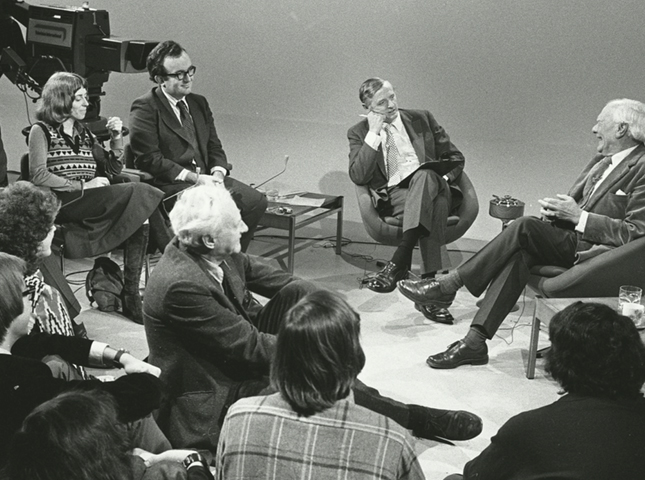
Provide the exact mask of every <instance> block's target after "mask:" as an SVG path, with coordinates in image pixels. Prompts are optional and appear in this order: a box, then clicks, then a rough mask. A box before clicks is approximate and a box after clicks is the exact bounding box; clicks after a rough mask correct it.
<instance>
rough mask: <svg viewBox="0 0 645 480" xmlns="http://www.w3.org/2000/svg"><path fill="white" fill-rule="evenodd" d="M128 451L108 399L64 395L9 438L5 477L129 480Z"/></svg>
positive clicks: (17, 479)
mask: <svg viewBox="0 0 645 480" xmlns="http://www.w3.org/2000/svg"><path fill="white" fill-rule="evenodd" d="M129 448H130V446H129V441H128V435H127V432H126V431H125V427H124V426H123V425H122V424H121V423H119V421H118V420H117V411H116V405H115V403H114V400H113V399H112V397H111V396H110V395H109V394H107V393H104V392H101V391H96V390H94V391H87V392H80V391H77V392H68V393H63V394H61V395H59V396H58V397H56V398H54V399H52V400H49V401H47V402H45V403H43V404H42V405H40V406H38V407H36V408H35V409H34V411H33V412H32V413H31V414H29V416H28V417H27V418H26V419H25V421H24V422H23V425H22V428H21V429H20V431H18V433H16V435H15V437H14V440H13V443H12V446H11V449H10V452H9V462H8V464H7V473H8V475H9V478H10V479H11V480H90V479H92V480H124V479H130V478H132V467H131V464H130V459H129V453H128V450H129Z"/></svg>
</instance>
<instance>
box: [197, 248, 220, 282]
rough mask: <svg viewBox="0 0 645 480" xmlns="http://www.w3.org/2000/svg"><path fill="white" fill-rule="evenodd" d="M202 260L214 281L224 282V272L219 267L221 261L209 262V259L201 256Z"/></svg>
mask: <svg viewBox="0 0 645 480" xmlns="http://www.w3.org/2000/svg"><path fill="white" fill-rule="evenodd" d="M201 257H202V260H204V262H205V263H206V268H207V269H208V271H209V272H210V273H211V274H212V275H213V276H214V277H215V279H216V280H217V281H218V282H219V283H222V282H223V281H224V270H222V267H221V266H220V265H221V263H222V262H223V260H221V261H219V262H214V261H213V260H210V259H209V258H206V256H205V255H201Z"/></svg>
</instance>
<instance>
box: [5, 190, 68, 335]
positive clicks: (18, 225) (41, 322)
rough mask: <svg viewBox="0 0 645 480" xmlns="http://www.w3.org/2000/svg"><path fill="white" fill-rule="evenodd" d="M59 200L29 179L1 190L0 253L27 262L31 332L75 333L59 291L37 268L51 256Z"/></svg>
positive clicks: (26, 281)
mask: <svg viewBox="0 0 645 480" xmlns="http://www.w3.org/2000/svg"><path fill="white" fill-rule="evenodd" d="M59 209H60V202H59V201H58V200H57V199H56V197H55V196H54V195H53V194H52V193H50V192H47V191H45V190H41V189H39V188H36V187H34V186H33V185H32V184H31V183H28V182H17V183H14V184H12V185H11V186H9V187H7V188H5V189H4V190H2V191H1V192H0V252H5V253H10V254H11V255H15V256H17V257H19V258H21V259H23V260H24V261H25V263H26V266H27V270H26V275H25V287H26V290H27V291H28V292H29V300H30V304H31V307H30V311H31V313H34V314H35V315H36V318H35V320H36V324H35V325H34V332H45V333H56V334H59V335H74V329H75V326H74V323H73V322H72V319H71V318H70V316H69V314H68V313H67V309H66V308H65V304H64V302H63V300H62V299H61V296H60V294H59V293H58V291H57V290H56V289H54V288H52V287H50V286H49V285H47V284H46V283H45V282H44V280H43V276H42V273H41V272H40V270H39V267H40V265H41V263H42V261H43V259H44V258H45V257H47V256H49V255H51V243H52V238H53V236H54V229H55V227H54V219H55V218H56V215H57V214H58V210H59Z"/></svg>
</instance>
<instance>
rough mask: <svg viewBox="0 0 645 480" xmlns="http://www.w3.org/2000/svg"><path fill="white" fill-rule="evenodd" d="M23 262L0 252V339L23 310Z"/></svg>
mask: <svg viewBox="0 0 645 480" xmlns="http://www.w3.org/2000/svg"><path fill="white" fill-rule="evenodd" d="M24 274H25V262H24V261H23V260H21V259H20V258H18V257H14V256H13V255H9V254H8V253H2V252H0V341H2V339H3V338H4V336H5V334H6V333H7V330H8V329H9V326H10V325H11V323H12V322H13V321H14V320H15V319H16V318H17V317H18V316H19V315H20V314H22V312H23V310H24V307H25V305H24V303H23V302H22V287H23V281H22V278H23V276H24Z"/></svg>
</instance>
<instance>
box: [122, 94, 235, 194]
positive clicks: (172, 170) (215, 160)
mask: <svg viewBox="0 0 645 480" xmlns="http://www.w3.org/2000/svg"><path fill="white" fill-rule="evenodd" d="M186 102H187V103H188V108H189V110H190V114H191V116H192V117H193V122H194V124H195V131H196V134H197V141H198V143H199V150H200V152H201V155H202V158H203V159H204V161H205V162H206V169H207V171H205V172H204V171H202V172H201V173H204V174H207V175H208V174H210V171H211V169H212V168H213V167H216V166H219V167H222V168H224V169H226V170H227V171H228V161H227V159H226V154H225V153H224V149H223V148H222V142H220V139H219V137H218V136H217V130H215V122H214V120H213V113H212V112H211V109H210V107H209V106H208V102H207V101H206V99H205V98H204V97H202V96H201V95H196V94H194V93H191V94H189V95H188V96H186ZM130 145H131V147H132V151H133V153H134V155H135V166H136V167H137V168H140V169H141V170H144V171H146V172H149V173H151V174H152V175H154V177H155V180H154V181H155V184H156V185H168V184H170V183H173V182H174V181H175V178H176V177H177V175H179V173H180V172H181V171H182V169H184V168H185V169H188V170H191V171H194V168H193V166H192V164H191V162H192V160H193V158H194V157H195V152H194V150H193V147H192V145H191V144H190V141H189V139H188V136H187V134H186V131H185V130H184V127H183V126H182V125H181V123H180V122H179V120H178V119H177V116H176V115H175V113H174V112H173V110H172V107H171V106H170V103H169V102H168V99H167V98H166V96H165V95H164V94H163V92H162V91H161V88H160V87H154V88H153V89H152V90H151V91H150V92H148V93H146V94H145V95H143V96H142V97H139V98H137V99H136V100H135V101H134V102H133V103H132V107H131V108H130Z"/></svg>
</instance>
